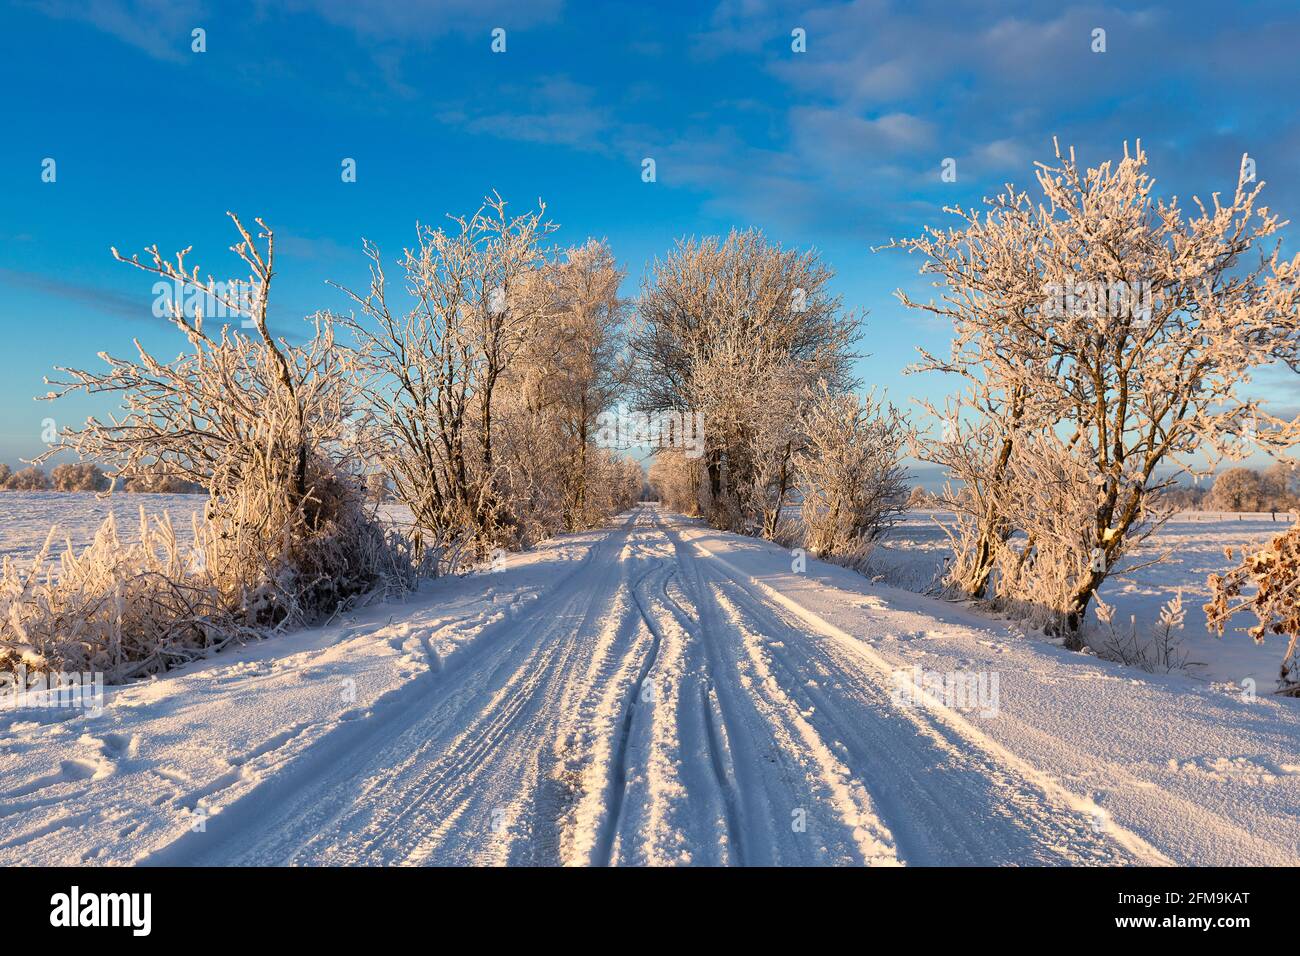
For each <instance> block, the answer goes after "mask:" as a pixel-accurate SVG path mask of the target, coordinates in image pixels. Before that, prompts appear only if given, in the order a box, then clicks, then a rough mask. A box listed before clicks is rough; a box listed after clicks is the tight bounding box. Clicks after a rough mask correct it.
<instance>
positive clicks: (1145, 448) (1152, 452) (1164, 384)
mask: <svg viewBox="0 0 1300 956" xmlns="http://www.w3.org/2000/svg"><path fill="white" fill-rule="evenodd" d="M1146 165H1147V159H1146V154H1145V153H1144V152H1143V151H1142V149H1141V146H1140V145H1139V146H1138V148H1137V149H1136V151H1135V152H1133V153H1132V154H1130V153H1129V152H1128V151H1127V149H1126V151H1125V155H1124V158H1123V159H1122V160H1121V161H1120V162H1119V163H1110V162H1106V163H1103V164H1101V165H1100V166H1098V167H1096V168H1094V169H1086V170H1085V169H1083V168H1081V167H1080V166H1079V165H1078V163H1077V162H1076V160H1075V158H1074V154H1073V152H1072V151H1071V152H1070V153H1069V154H1062V153H1061V152H1060V151H1059V150H1058V153H1057V161H1056V164H1055V165H1049V164H1040V165H1039V170H1038V173H1037V179H1038V185H1039V188H1040V190H1041V192H1042V199H1041V200H1040V201H1037V202H1035V201H1033V200H1031V199H1030V197H1029V196H1028V194H1027V193H1023V192H1016V191H1014V190H1013V189H1012V188H1011V187H1008V189H1007V191H1006V192H1005V193H1003V194H1002V195H1000V196H998V197H997V198H995V199H993V200H989V201H988V206H989V208H988V209H987V210H986V211H985V212H984V213H983V214H981V213H980V212H979V211H977V210H973V209H972V210H969V211H962V210H950V211H951V212H953V213H955V214H956V215H958V216H959V217H960V219H961V227H960V228H955V229H951V230H948V231H941V230H937V229H931V230H929V231H927V233H926V234H925V235H924V236H922V237H921V238H919V239H913V240H906V241H904V242H901V243H898V245H899V246H901V247H903V248H906V249H909V250H911V251H915V252H918V253H920V254H921V255H922V256H923V257H924V258H925V260H926V262H925V264H924V265H923V267H922V272H923V273H928V274H932V275H935V276H936V277H937V282H936V284H938V285H939V286H941V287H942V288H944V290H945V291H944V295H943V297H942V299H941V300H940V301H939V302H937V303H936V302H930V303H926V304H922V303H917V302H914V301H912V300H910V299H909V298H908V297H906V296H903V300H904V302H905V303H906V304H908V305H910V306H913V307H916V308H920V309H924V310H926V311H929V312H932V313H934V314H936V315H940V316H942V317H944V318H947V319H949V320H950V321H951V322H952V323H953V327H954V332H955V339H954V345H953V357H952V359H951V360H949V361H946V362H938V361H934V360H929V359H928V360H927V362H926V363H925V365H926V367H933V368H940V367H942V366H944V365H947V366H949V368H947V369H945V370H949V371H956V372H957V373H958V374H963V375H965V376H966V378H967V381H968V382H969V383H970V387H971V388H972V391H973V396H974V400H973V401H971V402H969V403H968V404H967V412H968V413H970V412H972V411H973V412H974V414H975V415H976V416H977V417H978V416H981V415H985V416H987V417H986V421H992V422H993V423H994V427H993V428H991V429H989V440H988V441H986V442H984V443H983V447H984V452H982V454H981V456H979V459H981V460H982V461H983V462H984V464H983V465H982V466H977V470H979V471H981V472H982V473H983V474H984V475H985V477H986V479H987V483H988V485H989V486H990V487H992V488H993V489H994V493H992V494H990V495H988V496H987V505H988V508H989V509H990V511H991V514H990V515H989V516H988V519H987V521H986V522H985V529H984V531H983V532H982V533H981V534H979V535H976V536H974V538H973V539H972V547H976V548H978V547H982V546H984V545H985V544H989V543H990V542H991V545H992V547H993V548H994V549H995V550H996V549H997V548H999V547H1004V546H1005V543H1006V541H1007V540H1009V538H1010V533H1013V532H1014V531H1015V530H1019V529H1020V525H1021V523H1022V522H1021V520H1020V516H1018V515H1016V514H1015V513H1014V511H1013V510H1010V509H1011V505H1010V504H1008V500H1007V498H1006V496H1005V495H1002V494H1001V489H1004V488H1007V487H1008V483H1007V481H1006V469H1007V467H1008V464H1009V462H1010V461H1011V455H1012V450H1013V449H1014V447H1015V445H1016V443H1017V442H1018V441H1019V440H1020V437H1021V436H1022V435H1023V434H1037V435H1040V436H1042V435H1046V434H1047V433H1049V432H1050V433H1052V434H1055V435H1057V436H1058V437H1059V439H1060V441H1061V443H1062V445H1063V449H1064V452H1065V453H1068V455H1069V457H1070V460H1071V462H1072V463H1073V465H1081V466H1086V469H1087V472H1088V476H1089V479H1090V481H1089V483H1088V487H1087V489H1086V490H1084V488H1083V487H1081V486H1079V485H1078V484H1076V483H1073V482H1071V483H1069V484H1068V486H1062V488H1061V493H1062V494H1071V495H1074V496H1075V497H1074V498H1073V499H1071V500H1069V501H1066V500H1063V499H1062V500H1059V501H1058V510H1059V511H1062V512H1070V513H1074V512H1076V511H1077V512H1079V513H1080V514H1081V516H1082V519H1083V520H1085V521H1086V524H1087V526H1088V529H1089V533H1088V535H1087V536H1086V538H1084V539H1082V540H1081V542H1080V544H1079V547H1089V546H1091V547H1090V550H1089V552H1088V554H1086V555H1085V554H1082V553H1071V554H1070V556H1069V558H1068V561H1067V565H1066V567H1064V568H1062V569H1058V570H1061V571H1062V572H1068V573H1071V574H1072V578H1071V582H1070V584H1069V586H1068V587H1067V588H1065V589H1064V592H1063V594H1064V597H1063V598H1062V600H1061V602H1060V606H1059V607H1057V608H1056V611H1057V612H1058V613H1059V614H1060V616H1061V625H1062V627H1063V630H1064V632H1065V634H1066V639H1067V644H1068V645H1069V646H1071V647H1078V646H1080V645H1081V638H1080V637H1079V630H1080V626H1081V624H1082V620H1083V614H1084V612H1085V610H1086V608H1087V605H1088V602H1089V601H1090V599H1091V598H1092V596H1093V595H1094V594H1095V593H1096V589H1097V588H1098V587H1099V586H1100V584H1101V583H1102V582H1103V581H1104V580H1105V579H1106V577H1107V576H1108V575H1109V574H1111V573H1114V571H1115V570H1116V568H1117V567H1118V566H1119V565H1120V560H1121V558H1122V557H1123V555H1124V554H1125V552H1126V551H1127V549H1128V547H1129V545H1130V543H1131V535H1132V534H1133V533H1134V532H1135V529H1137V528H1139V527H1141V526H1143V524H1144V523H1146V522H1150V521H1156V522H1159V521H1160V520H1162V518H1161V516H1160V515H1159V514H1157V513H1156V512H1155V510H1154V507H1153V496H1154V495H1155V493H1156V492H1158V491H1159V490H1160V489H1163V488H1165V487H1167V486H1169V484H1170V483H1171V482H1172V481H1173V480H1175V478H1176V476H1177V475H1178V474H1179V473H1185V472H1189V471H1196V470H1199V471H1204V470H1205V469H1206V468H1208V467H1212V466H1213V465H1214V464H1215V463H1217V462H1218V461H1220V460H1222V459H1223V458H1224V457H1229V458H1232V457H1241V456H1244V455H1245V454H1247V453H1249V452H1251V451H1254V450H1256V449H1257V448H1263V449H1265V450H1270V451H1272V452H1274V453H1277V454H1279V455H1281V454H1285V453H1286V449H1287V448H1288V447H1290V446H1291V445H1292V444H1293V443H1294V442H1295V439H1296V436H1297V433H1298V431H1300V426H1298V425H1297V423H1296V422H1288V421H1285V420H1282V419H1279V418H1277V417H1274V416H1272V415H1269V414H1268V413H1267V412H1266V410H1265V409H1264V407H1263V406H1262V404H1261V403H1260V402H1259V401H1258V400H1256V399H1253V398H1248V397H1246V394H1245V392H1244V391H1243V389H1242V386H1243V385H1246V384H1247V383H1248V382H1249V381H1250V378H1251V375H1252V373H1253V372H1254V371H1255V370H1256V369H1258V368H1260V367H1262V366H1265V365H1268V364H1271V363H1285V364H1288V365H1290V366H1292V367H1293V368H1294V367H1296V366H1297V364H1300V314H1298V313H1297V303H1298V302H1300V285H1298V284H1297V281H1296V280H1297V270H1300V256H1297V257H1296V258H1295V259H1292V260H1289V261H1288V260H1285V259H1282V258H1281V257H1280V255H1279V252H1278V249H1277V248H1276V246H1274V247H1273V248H1271V249H1270V248H1265V247H1264V244H1265V240H1267V239H1269V238H1270V237H1272V236H1274V234H1275V233H1276V232H1277V231H1278V229H1279V228H1280V227H1281V225H1282V223H1281V221H1280V220H1279V219H1278V217H1277V216H1276V215H1274V214H1273V213H1272V212H1270V211H1269V210H1268V209H1266V208H1264V207H1262V206H1260V207H1257V204H1256V200H1257V198H1258V195H1259V190H1260V188H1261V187H1262V184H1256V185H1253V186H1252V185H1251V183H1250V182H1249V181H1248V180H1247V178H1246V175H1245V173H1244V172H1243V173H1242V175H1241V176H1240V177H1239V180H1238V183H1237V186H1236V189H1235V191H1234V194H1233V196H1232V198H1231V200H1230V201H1224V200H1223V199H1222V198H1221V197H1220V195H1219V194H1218V193H1216V194H1214V196H1213V197H1212V198H1213V202H1212V205H1211V206H1210V207H1206V206H1205V205H1204V204H1203V203H1201V202H1200V200H1199V199H1195V198H1194V199H1193V204H1194V206H1195V211H1193V212H1191V213H1188V212H1186V211H1184V210H1183V208H1182V207H1181V206H1180V205H1179V203H1178V200H1177V199H1176V198H1174V199H1169V200H1164V199H1159V198H1156V196H1155V195H1154V181H1153V180H1152V179H1151V177H1150V176H1149V175H1148V174H1147V172H1146ZM978 366H983V368H984V369H986V370H987V372H986V373H983V374H981V373H978V372H975V371H974V370H975V369H976V368H977V367H978ZM1018 394H1019V395H1022V396H1023V398H1024V402H1025V407H1024V411H1023V412H1021V413H1020V414H1016V411H1015V410H1016V400H1017V395H1018ZM1003 447H1006V448H1007V453H1006V455H1005V456H1004V455H1003V454H1002V453H1001V449H1002V448H1003ZM1038 447H1040V448H1043V447H1047V445H1046V444H1045V443H1040V444H1039V446H1038ZM1198 462H1200V464H1199V465H1198ZM1206 462H1208V465H1207V464H1205V463H1206ZM1073 465H1072V466H1073ZM1168 465H1173V466H1174V467H1173V468H1172V469H1170V470H1169V471H1167V472H1165V473H1164V475H1165V476H1164V477H1160V478H1158V477H1157V476H1156V469H1157V467H1160V466H1168ZM1079 496H1083V497H1082V500H1080V499H1079ZM1076 506H1078V507H1076ZM990 529H991V533H990ZM999 539H1000V540H999ZM1034 546H1036V545H1034ZM1031 557H1032V556H1031ZM1035 559H1036V558H1035ZM1027 560H1028V559H1027ZM1072 568H1074V569H1080V570H1077V571H1073V572H1071V570H1070V569H1072Z"/></svg>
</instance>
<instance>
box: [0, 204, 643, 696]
mask: <svg viewBox="0 0 1300 956" xmlns="http://www.w3.org/2000/svg"><path fill="white" fill-rule="evenodd" d="M544 212H545V208H544V207H539V208H538V209H537V210H536V211H533V212H529V213H526V214H524V215H522V216H512V215H508V214H507V212H506V206H505V203H504V202H503V201H502V200H501V199H500V197H498V196H495V195H494V196H492V197H490V198H489V199H488V200H487V201H486V202H485V204H484V205H483V206H482V207H481V208H480V209H479V210H477V211H476V212H475V213H474V214H472V215H470V216H466V217H456V218H453V219H452V220H451V224H450V226H449V227H447V228H442V229H430V228H418V229H417V243H416V245H415V246H414V247H413V248H411V249H408V250H405V251H404V252H403V254H402V256H401V257H399V258H398V260H397V267H398V269H399V270H400V273H401V282H400V283H399V289H398V291H397V293H396V294H394V293H393V292H392V290H390V288H389V285H388V282H387V279H386V276H385V262H384V259H383V258H382V256H381V255H380V252H379V250H378V249H377V248H376V247H375V246H373V245H372V244H369V243H367V244H366V245H365V252H366V255H367V256H368V257H369V259H370V263H371V283H370V287H369V289H368V290H366V291H365V292H363V293H356V292H352V291H349V290H347V289H344V290H343V291H344V292H345V293H346V295H347V296H348V297H349V298H350V300H351V301H352V303H353V305H354V310H353V311H352V312H350V313H348V314H339V313H335V312H329V311H326V312H321V313H319V314H317V315H316V316H315V317H314V321H313V327H312V334H311V335H310V336H309V337H308V339H307V341H306V342H305V343H304V344H301V345H295V344H292V343H290V342H288V341H286V340H285V339H284V338H277V337H275V336H273V335H272V334H271V333H270V331H269V329H268V326H267V314H268V308H269V301H270V290H271V281H272V278H273V276H274V274H275V236H274V234H273V232H272V231H271V230H270V229H269V228H267V227H266V226H265V224H264V223H262V221H261V220H257V227H258V228H257V230H255V231H254V230H249V229H247V228H246V227H245V226H244V225H243V223H242V222H241V221H240V220H239V219H238V218H237V217H234V216H233V215H232V217H231V218H232V220H233V222H234V224H235V227H236V229H237V230H238V233H239V237H240V241H239V242H238V243H237V244H236V245H235V246H234V247H232V248H233V251H234V252H235V253H236V254H237V255H238V256H239V257H240V258H241V259H242V260H243V262H244V263H245V265H246V266H247V267H248V269H249V273H250V274H249V276H248V277H247V278H246V279H238V280H231V281H226V282H217V281H215V280H214V279H213V277H212V276H210V275H209V276H207V277H206V278H204V277H202V276H201V275H200V271H199V269H198V267H196V266H190V265H189V264H187V262H186V257H187V255H188V252H189V250H185V251H183V252H180V253H178V254H177V255H176V256H175V258H174V259H171V260H169V259H165V258H164V257H163V256H162V254H161V253H160V252H159V251H158V249H157V247H152V248H150V249H148V250H146V255H145V257H144V258H141V257H140V256H132V257H130V258H126V257H123V256H121V255H119V254H118V253H117V251H116V250H114V251H113V253H114V256H115V257H116V258H118V259H119V261H122V262H125V263H127V264H129V265H131V266H133V267H136V268H139V269H142V270H144V271H146V272H149V273H151V274H153V275H154V276H156V277H158V278H160V279H162V280H165V281H166V282H167V283H168V284H169V285H173V286H174V287H177V288H185V289H189V290H195V289H197V290H202V292H203V294H204V295H206V297H207V299H208V300H209V301H210V303H212V304H213V305H214V306H215V308H214V309H213V310H212V311H213V312H214V313H215V314H217V315H219V316H221V317H222V322H221V324H220V325H218V326H217V328H216V329H212V328H209V327H208V325H207V324H206V323H205V318H204V314H205V312H206V311H208V310H206V309H192V308H191V309H185V308H183V305H182V302H180V301H178V302H175V303H173V305H172V309H171V313H170V316H169V318H170V321H171V323H172V325H173V326H174V327H175V328H176V330H177V331H178V332H179V333H180V334H181V335H182V336H183V337H184V339H185V340H186V342H187V344H188V349H187V350H186V351H185V352H183V353H182V354H181V355H180V356H178V357H177V358H175V359H173V360H170V361H168V360H163V359H160V358H159V357H157V356H156V355H155V354H153V353H152V352H150V351H149V350H148V349H146V348H145V346H143V345H142V344H141V343H140V342H139V341H137V342H136V343H135V355H134V356H132V357H125V358H122V357H116V356H112V355H109V354H107V353H101V356H100V357H101V358H102V359H103V360H104V362H105V364H106V366H107V368H106V369H98V370H87V369H76V368H67V369H61V370H60V371H61V372H62V373H63V378H62V379H61V380H59V381H56V382H54V383H52V384H54V385H55V389H54V390H53V391H51V392H50V393H49V394H48V395H47V396H46V398H50V399H56V398H59V397H61V396H63V395H67V394H69V393H72V392H82V393H88V394H97V395H108V396H112V397H114V398H116V399H117V400H118V401H120V403H121V405H122V408H123V410H122V413H121V414H120V415H118V416H114V417H112V418H109V419H107V420H103V419H99V418H90V419H88V420H87V421H86V423H85V424H84V425H82V426H80V427H72V428H67V429H65V430H64V431H63V432H62V433H61V435H60V437H59V440H58V441H57V442H56V443H55V444H54V445H53V446H52V447H51V448H50V449H49V451H48V452H47V453H46V454H45V455H43V456H41V457H40V458H38V459H37V463H39V462H41V461H43V460H45V459H48V458H49V457H50V456H52V455H54V454H57V453H59V452H66V451H71V452H73V453H76V454H77V455H78V456H79V457H80V458H81V459H82V460H83V461H85V462H88V461H97V462H101V463H103V464H104V466H105V467H106V468H107V470H108V477H109V478H111V479H113V480H116V481H125V482H128V483H130V482H132V481H140V480H156V479H167V480H175V481H182V482H186V483H193V484H194V485H197V486H200V487H202V488H204V489H206V491H207V495H208V500H207V505H206V508H205V509H204V514H203V515H202V518H201V520H199V522H198V524H197V525H196V527H195V529H194V541H195V545H194V548H193V549H192V553H189V554H187V553H185V549H182V548H179V547H178V546H177V545H176V538H175V535H174V534H172V533H171V529H170V525H169V524H168V523H167V521H166V519H165V518H161V519H158V520H157V521H156V522H154V523H153V524H147V525H145V526H144V527H142V532H141V536H140V542H139V543H138V544H134V545H126V544H123V543H122V542H120V541H119V540H118V538H117V529H116V525H114V524H113V523H112V522H111V521H110V522H109V523H108V524H106V526H105V528H104V529H102V530H101V533H100V534H99V535H98V536H97V538H96V541H95V543H94V545H92V547H91V548H90V549H89V550H88V551H87V552H86V553H85V554H84V555H82V556H79V557H78V558H77V559H76V560H72V559H71V558H69V560H65V561H64V562H63V565H62V567H61V569H56V568H54V567H53V566H52V565H50V564H49V562H48V560H47V557H48V545H47V550H46V552H43V553H42V554H41V556H40V557H39V558H38V559H37V561H36V562H35V566H34V568H33V569H31V570H30V571H26V572H24V571H20V570H19V569H17V568H16V567H14V566H13V565H12V564H9V563H7V564H6V565H5V567H4V570H3V574H0V666H5V665H8V666H16V664H17V663H20V662H21V663H25V664H27V665H28V666H29V667H33V668H41V667H48V668H51V669H67V670H104V671H107V672H108V674H109V677H110V679H117V678H122V677H126V676H131V675H134V674H140V673H148V672H151V671H155V670H160V669H163V668H166V667H169V666H172V665H174V664H175V663H177V662H180V661H184V660H187V659H190V658H192V657H194V656H196V655H199V654H203V653H207V652H209V651H210V650H211V649H212V648H214V647H219V646H221V645H222V644H224V643H226V642H228V641H230V640H234V639H238V638H240V637H243V636H247V635H251V634H265V633H267V632H268V631H273V630H276V629H282V628H287V627H292V626H297V625H301V624H307V623H311V622H315V621H319V620H322V619H324V618H326V617H329V616H331V615H333V614H335V613H337V612H338V611H339V610H340V609H341V608H345V607H348V606H350V605H353V604H355V603H356V602H357V601H361V600H368V599H370V598H371V597H383V596H385V595H392V594H395V593H400V592H402V591H405V590H408V589H409V588H411V587H413V586H414V584H415V582H416V581H417V580H418V578H419V577H420V576H422V575H426V574H433V573H438V572H440V571H445V570H448V569H453V568H455V567H457V566H458V565H459V564H460V563H461V562H462V561H463V560H464V559H465V558H466V556H469V557H471V558H473V557H482V556H486V554H487V553H488V552H489V551H491V550H493V549H495V548H498V547H517V546H523V545H526V544H528V543H529V542H531V541H535V540H537V539H538V538H540V537H543V536H545V535H548V534H551V533H553V532H555V531H559V530H574V529H577V528H583V527H587V526H589V525H591V524H593V523H595V522H598V521H600V520H603V519H604V518H605V517H606V516H608V515H610V514H612V513H615V512H618V511H621V510H624V509H625V508H627V507H629V506H630V505H631V504H632V503H633V502H634V501H635V500H636V499H637V498H638V497H639V496H640V494H641V490H642V485H643V476H642V472H641V469H640V467H639V466H638V465H637V464H636V463H635V462H631V461H629V460H627V459H625V458H623V457H620V456H618V455H616V454H615V453H614V452H613V451H612V450H609V449H602V448H597V447H594V446H593V443H592V442H591V441H590V434H591V432H592V430H593V422H594V419H595V417H596V416H597V415H598V414H599V413H600V412H601V411H603V410H604V409H605V408H606V407H607V405H608V404H609V401H610V398H611V397H612V394H613V390H614V389H615V388H616V387H618V385H619V384H620V383H621V382H622V380H623V376H624V374H625V368H624V365H625V363H620V361H619V353H620V349H621V342H622V339H621V336H622V335H623V334H624V322H625V317H626V316H625V312H626V303H624V302H623V301H622V300H620V299H619V298H618V286H619V283H620V282H621V279H622V274H621V273H620V272H619V271H618V269H617V268H616V267H615V265H614V262H613V257H612V256H611V255H610V253H609V250H608V248H607V247H606V246H605V245H604V244H603V243H594V242H589V243H586V244H584V245H582V246H579V247H576V248H572V249H569V250H567V251H564V252H563V253H560V254H555V253H553V252H552V251H551V250H548V249H545V248H544V247H543V246H542V241H543V239H544V238H545V237H546V236H547V235H548V234H549V233H550V232H551V231H552V230H553V228H554V227H553V225H552V224H551V223H550V222H548V221H546V220H545V219H544ZM399 298H400V300H401V304H400V305H399V304H398V302H397V300H398V299H399ZM230 317H240V318H243V319H244V322H243V323H242V328H241V327H235V326H234V325H233V324H232V323H231V320H230ZM244 328H247V329H250V330H251V331H249V332H245V331H243V329H244ZM60 467H63V466H60ZM56 470H57V469H56ZM60 474H63V473H60ZM388 490H391V492H392V493H393V495H394V496H395V497H396V498H397V499H399V500H400V501H401V502H403V503H405V504H406V505H408V506H409V507H410V510H411V513H412V516H413V518H414V534H413V535H411V536H408V535H406V534H405V533H399V532H398V531H396V530H395V529H393V528H392V527H390V526H389V525H388V524H387V522H385V521H383V520H382V519H381V518H380V517H379V516H378V515H377V514H376V512H375V507H374V502H375V499H376V498H377V497H379V496H381V494H382V493H383V492H385V491H388Z"/></svg>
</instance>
